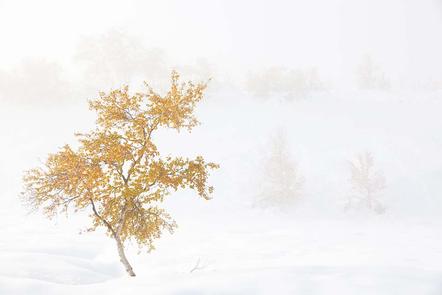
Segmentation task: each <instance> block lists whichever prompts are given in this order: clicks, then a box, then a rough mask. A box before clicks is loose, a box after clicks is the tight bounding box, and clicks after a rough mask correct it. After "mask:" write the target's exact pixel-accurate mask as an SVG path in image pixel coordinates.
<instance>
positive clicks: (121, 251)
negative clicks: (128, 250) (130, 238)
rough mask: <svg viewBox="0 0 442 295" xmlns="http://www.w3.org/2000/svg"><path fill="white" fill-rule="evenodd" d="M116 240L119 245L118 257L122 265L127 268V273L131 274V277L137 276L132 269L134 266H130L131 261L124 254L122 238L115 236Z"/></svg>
mask: <svg viewBox="0 0 442 295" xmlns="http://www.w3.org/2000/svg"><path fill="white" fill-rule="evenodd" d="M114 239H115V242H116V243H117V248H118V255H119V256H120V261H121V263H122V264H123V265H124V267H125V268H126V271H127V273H128V274H129V276H131V277H134V276H136V275H135V273H134V271H133V269H132V266H131V265H130V263H129V261H128V260H127V258H126V254H125V253H124V246H123V243H122V242H121V239H120V237H118V236H117V235H115V236H114Z"/></svg>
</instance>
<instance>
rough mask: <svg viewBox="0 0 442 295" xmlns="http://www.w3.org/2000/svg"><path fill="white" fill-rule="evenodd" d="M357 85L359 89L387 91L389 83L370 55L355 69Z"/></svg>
mask: <svg viewBox="0 0 442 295" xmlns="http://www.w3.org/2000/svg"><path fill="white" fill-rule="evenodd" d="M356 75H357V83H358V86H359V88H360V89H365V90H376V89H378V90H387V89H389V88H390V81H389V80H388V79H387V78H386V76H385V73H384V72H383V71H382V69H381V67H380V66H379V65H378V64H376V63H375V62H374V60H373V58H372V57H371V56H370V55H366V56H365V57H364V59H363V60H362V63H361V64H360V65H359V66H358V68H357V72H356Z"/></svg>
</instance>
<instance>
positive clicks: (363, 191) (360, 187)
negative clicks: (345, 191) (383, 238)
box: [345, 152, 385, 213]
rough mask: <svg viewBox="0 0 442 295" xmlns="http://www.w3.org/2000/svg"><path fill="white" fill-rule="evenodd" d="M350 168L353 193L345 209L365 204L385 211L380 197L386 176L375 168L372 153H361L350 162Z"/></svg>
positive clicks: (376, 209)
mask: <svg viewBox="0 0 442 295" xmlns="http://www.w3.org/2000/svg"><path fill="white" fill-rule="evenodd" d="M350 169H351V178H350V183H351V187H352V194H351V195H350V197H349V200H348V203H347V204H346V206H345V209H346V210H347V209H349V208H350V207H352V206H360V205H363V206H364V205H365V206H366V207H367V208H368V209H369V210H373V211H375V212H377V213H383V212H384V211H385V208H384V207H383V206H382V204H381V202H380V201H379V200H378V198H379V196H380V194H381V192H382V191H383V190H384V189H385V177H384V176H383V175H382V174H381V173H380V172H377V171H375V170H374V158H373V156H372V154H370V153H368V152H366V153H363V154H359V155H358V156H357V158H356V159H355V160H353V161H351V162H350Z"/></svg>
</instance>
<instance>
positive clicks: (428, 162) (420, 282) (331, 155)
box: [0, 89, 442, 295]
mask: <svg viewBox="0 0 442 295" xmlns="http://www.w3.org/2000/svg"><path fill="white" fill-rule="evenodd" d="M440 98H441V97H440V95H437V94H434V93H416V94H410V93H406V94H403V93H398V92H348V91H347V92H338V91H335V92H327V93H322V94H321V93H320V94H317V95H315V96H313V97H310V98H307V99H304V100H299V101H293V102H278V101H276V100H273V99H269V100H267V101H257V100H255V99H254V98H253V97H249V96H248V95H247V94H245V93H243V92H241V91H240V90H238V89H230V90H229V91H227V90H225V91H224V92H222V91H221V92H220V93H218V94H216V95H214V94H212V95H211V96H209V97H208V99H207V101H206V102H204V103H203V104H202V105H201V107H200V108H199V109H198V116H199V119H200V121H201V122H202V125H201V126H199V127H197V128H196V129H195V130H194V131H193V132H192V133H191V134H186V133H183V132H182V133H180V134H176V133H174V132H169V131H164V132H162V133H161V134H160V135H159V136H158V137H157V138H156V139H157V140H158V142H159V146H160V150H163V151H164V152H165V153H173V154H175V153H176V154H183V155H186V156H193V155H195V154H202V155H204V156H205V157H206V158H207V159H209V160H211V161H215V162H218V163H220V164H221V168H220V169H219V170H217V171H215V172H214V173H213V174H212V177H211V180H212V182H213V183H214V185H215V188H216V191H215V194H214V198H213V200H210V201H205V200H202V199H199V198H198V197H196V196H195V195H194V194H192V193H191V192H187V191H184V192H179V193H177V194H175V195H172V196H170V198H169V199H168V200H167V201H166V202H165V204H164V206H165V207H166V208H167V209H168V211H169V212H170V213H171V215H172V216H173V217H174V218H175V219H176V221H177V222H178V225H179V227H178V229H177V231H176V233H174V234H173V235H169V234H165V235H164V236H163V237H162V238H161V239H160V240H158V241H157V243H156V247H157V249H156V250H154V251H153V252H151V253H145V252H143V251H142V252H141V253H139V254H138V253H137V252H138V248H137V247H136V246H135V245H129V247H128V258H129V260H130V261H131V262H132V265H133V267H134V270H135V272H136V273H137V277H136V278H129V277H127V276H126V274H125V272H124V270H123V268H122V266H121V265H120V262H119V261H118V256H117V252H116V247H115V245H114V242H113V241H112V240H111V239H110V238H109V237H107V236H106V235H105V234H104V232H103V231H102V230H99V231H97V232H93V233H82V234H78V233H79V231H81V230H82V229H84V228H85V227H86V226H87V221H88V219H87V214H88V212H81V213H79V214H77V215H71V216H69V217H68V218H66V216H63V215H62V216H58V217H56V218H55V219H54V220H46V219H45V218H43V217H42V216H41V215H40V214H39V213H33V214H28V212H27V211H26V208H25V207H23V205H22V204H21V203H20V201H19V192H20V190H21V176H22V173H23V171H24V170H26V169H29V168H31V167H33V166H35V165H38V163H39V159H44V157H45V155H46V154H47V153H49V152H53V151H54V150H56V149H57V148H58V147H60V146H62V145H63V144H65V143H71V144H72V143H74V137H73V133H74V132H75V131H80V130H87V129H88V128H92V126H93V121H94V118H93V115H92V114H90V113H88V112H87V110H86V107H85V105H71V106H68V107H66V108H64V107H54V108H46V109H43V108H42V109H36V108H33V109H26V108H21V107H14V106H8V107H6V106H5V107H2V108H1V109H0V134H2V146H1V148H0V152H1V153H0V158H1V163H2V164H1V165H0V179H1V184H2V192H1V194H0V197H1V198H2V207H1V208H0V294H8V295H9V294H12V295H14V294H45V295H51V294H100V293H102V294H130V293H132V294H144V293H148V294H181V295H183V294H355V293H358V294H388V295H391V294H400V295H404V294H413V295H414V294H435V295H436V294H441V293H442V268H441V265H442V239H441V238H440V237H441V233H442V218H441V217H440V216H441V214H440V212H441V211H442V198H441V193H442V190H441V188H440V185H439V184H440V177H441V175H442V170H441V168H440V167H442V166H441V164H442V157H441V156H440V150H441V145H442V135H440V132H439V131H440V130H442V119H441V117H440V115H439V113H440V109H441V107H442V100H441V99H440ZM11 127H14V128H11ZM281 127H282V128H283V129H285V133H286V134H287V136H288V140H289V142H290V148H291V151H292V155H293V157H294V159H295V160H296V161H297V162H298V164H299V169H300V172H301V173H302V174H303V176H304V177H305V179H306V183H305V188H304V195H303V198H302V200H300V202H298V204H296V206H295V208H291V209H290V210H285V211H284V212H279V211H276V210H261V209H256V208H252V206H251V204H252V202H253V197H254V196H255V194H256V192H257V190H258V188H259V183H258V179H260V177H259V175H260V174H259V173H261V172H262V171H260V166H261V164H262V161H261V160H262V159H263V158H264V156H263V155H264V154H265V153H266V151H267V150H266V144H267V142H268V140H269V138H270V137H271V134H273V133H274V132H275V131H276V130H279V128H281ZM364 151H370V152H372V153H373V155H374V157H375V165H376V167H377V168H379V169H381V170H382V171H383V172H384V175H385V177H386V179H387V186H388V188H387V190H386V191H385V193H384V195H383V197H382V199H381V201H382V202H383V204H384V205H385V206H386V208H387V211H386V213H385V214H383V215H376V214H373V213H370V212H359V211H357V212H347V213H344V212H343V206H344V202H345V200H346V196H347V193H348V192H349V183H348V178H349V169H348V166H347V161H348V160H350V159H351V158H352V157H353V156H354V155H355V154H357V153H359V152H364ZM198 261H199V265H198V266H199V267H198V268H197V269H196V270H194V271H192V272H191V270H192V269H193V268H194V267H195V266H196V265H197V263H198Z"/></svg>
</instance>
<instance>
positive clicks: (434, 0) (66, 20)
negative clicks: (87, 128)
mask: <svg viewBox="0 0 442 295" xmlns="http://www.w3.org/2000/svg"><path fill="white" fill-rule="evenodd" d="M112 30H120V31H122V32H125V33H127V34H130V35H131V36H133V38H135V40H136V41H137V42H139V43H140V44H143V46H145V48H149V49H152V48H157V49H158V48H159V49H161V50H163V51H164V52H165V53H166V54H167V56H168V58H169V59H171V60H173V62H176V63H181V64H187V63H188V64H191V63H194V62H195V61H196V60H198V59H201V58H203V59H205V60H207V61H208V62H209V63H210V64H214V65H216V66H217V67H218V68H221V69H222V70H223V71H224V72H227V73H231V74H234V72H236V71H238V70H239V69H240V70H241V71H247V70H254V69H256V68H259V67H262V66H275V65H278V66H285V67H293V68H296V67H307V66H312V67H318V68H320V70H321V71H322V72H323V73H326V74H327V75H329V76H340V75H345V74H346V73H347V74H348V73H350V72H352V71H353V70H354V66H355V65H356V64H357V63H358V62H360V60H361V58H362V57H363V56H364V55H365V54H370V55H371V56H373V57H374V59H375V60H376V61H378V62H379V63H380V64H381V65H382V66H383V68H384V69H385V70H386V71H387V72H390V73H393V74H392V75H393V76H394V75H396V76H398V77H399V76H409V75H411V74H410V73H411V72H414V73H418V74H417V75H418V76H423V77H427V76H428V77H431V78H432V79H442V57H441V54H440V52H442V4H441V1H440V0H419V1H418V0H414V1H412V0H370V1H369V0H308V1H307V0H298V1H283V0H273V1H248V0H244V1H233V0H228V1H203V0H189V1H178V0H175V1H135V0H131V1H115V0H95V1H85V0H79V1H59V0H42V1H20V0H0V36H2V42H1V44H2V46H1V48H0V53H1V54H0V63H1V64H0V71H1V70H3V71H12V72H14V69H15V68H16V67H17V66H18V65H19V64H20V63H21V62H23V60H26V59H29V58H38V59H44V60H50V61H56V62H60V63H62V64H64V65H65V66H67V65H72V64H74V66H75V60H73V56H75V55H76V54H77V53H78V48H79V44H81V42H82V41H83V40H85V38H86V39H87V38H97V40H99V37H100V35H102V34H107V33H109V32H112Z"/></svg>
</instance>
